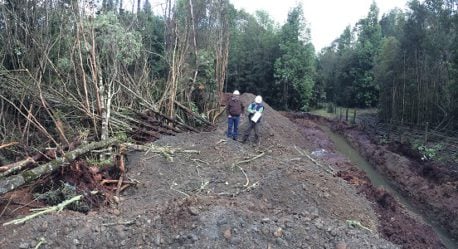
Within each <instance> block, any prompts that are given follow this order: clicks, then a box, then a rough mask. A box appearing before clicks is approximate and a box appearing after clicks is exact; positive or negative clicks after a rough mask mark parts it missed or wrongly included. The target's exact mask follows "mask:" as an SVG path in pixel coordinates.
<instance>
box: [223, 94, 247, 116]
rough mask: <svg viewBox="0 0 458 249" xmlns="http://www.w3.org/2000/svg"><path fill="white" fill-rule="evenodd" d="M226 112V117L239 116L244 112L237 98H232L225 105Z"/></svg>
mask: <svg viewBox="0 0 458 249" xmlns="http://www.w3.org/2000/svg"><path fill="white" fill-rule="evenodd" d="M226 111H227V114H228V115H231V116H240V114H242V113H243V112H244V111H245V107H244V106H243V104H242V102H241V101H240V99H239V98H237V97H232V98H231V100H229V103H227V106H226Z"/></svg>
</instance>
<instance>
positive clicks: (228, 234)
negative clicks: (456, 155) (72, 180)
mask: <svg viewBox="0 0 458 249" xmlns="http://www.w3.org/2000/svg"><path fill="white" fill-rule="evenodd" d="M253 98H254V96H253V95H249V94H244V95H243V96H242V99H243V101H244V102H245V103H246V104H248V102H249V101H251V100H252V99H253ZM244 121H245V120H243V121H242V122H244ZM262 122H263V123H262V139H261V144H260V145H259V146H253V145H252V144H250V143H248V144H241V143H239V142H237V141H233V140H228V141H222V139H226V138H225V136H224V132H225V128H226V127H225V120H221V123H220V124H219V126H218V128H217V130H215V131H212V132H206V133H188V134H178V135H177V136H175V137H163V138H162V139H160V140H158V141H157V142H156V143H155V144H157V145H162V146H171V147H173V148H182V149H191V150H199V151H200V154H186V153H182V154H176V155H175V157H174V160H173V162H170V161H169V160H167V159H166V158H164V157H163V156H162V155H160V154H153V153H150V154H145V153H144V152H133V153H130V154H129V162H128V165H127V168H128V177H129V178H131V179H136V180H138V181H140V183H141V184H139V185H138V187H137V188H129V189H127V190H126V191H124V192H123V195H122V198H121V201H120V203H119V204H118V205H116V204H113V205H112V206H111V207H109V208H103V209H99V210H95V211H91V212H89V214H87V215H84V214H81V213H77V212H72V211H64V212H61V213H59V214H53V215H47V216H44V217H40V218H36V219H34V220H32V221H30V222H28V223H26V224H23V225H17V226H7V227H0V234H1V235H2V236H1V239H0V247H1V248H33V247H34V246H36V244H37V241H38V240H39V238H41V237H43V238H45V240H46V242H47V243H46V244H44V245H43V246H42V247H40V248H400V247H401V246H399V245H395V244H393V243H391V242H389V241H387V240H386V239H384V238H389V236H387V235H386V233H385V232H384V229H385V227H386V224H385V226H382V225H384V222H385V221H384V219H386V218H383V215H382V214H381V213H380V212H379V211H377V212H375V211H374V210H377V208H378V206H377V205H374V204H373V203H371V201H373V202H374V203H377V202H379V201H380V200H381V199H384V200H385V199H389V196H388V197H387V196H385V195H384V194H383V193H381V194H379V195H380V196H379V197H378V198H376V199H371V200H370V201H369V200H367V199H366V195H365V194H364V191H361V189H360V188H358V187H355V186H352V185H350V184H348V183H347V182H346V181H345V180H344V179H342V178H345V177H344V176H343V174H344V173H341V174H340V175H341V177H342V178H340V177H337V174H336V175H333V174H330V173H328V172H327V171H325V170H324V169H323V168H325V169H327V168H328V167H329V166H332V167H334V168H335V169H336V171H339V170H340V171H342V172H347V173H348V172H349V174H348V175H347V178H346V180H349V179H350V180H351V179H354V180H355V181H357V182H358V181H364V179H365V178H364V174H362V173H361V172H357V171H352V169H353V167H352V166H351V164H350V163H349V162H348V161H347V160H346V159H345V158H343V157H342V156H341V155H339V154H336V153H332V154H329V155H328V156H327V157H326V158H323V157H321V158H316V160H318V164H317V163H315V162H312V161H311V160H310V159H309V158H307V157H306V156H303V155H301V153H304V152H307V153H308V154H310V153H311V152H313V151H316V150H319V149H321V148H326V149H329V150H330V151H332V146H333V145H332V143H331V142H330V140H329V139H327V138H326V136H325V134H324V133H323V132H322V131H320V129H319V128H318V127H317V126H316V125H314V123H313V121H304V122H305V123H302V124H299V125H298V124H294V123H293V122H292V121H290V120H289V119H288V118H286V117H284V116H282V115H281V114H279V113H277V112H275V111H274V110H273V109H271V108H270V107H268V106H267V107H266V112H265V115H264V118H263V121H262ZM243 129H244V127H243V126H242V130H243ZM260 155H262V156H260ZM256 156H260V157H259V158H257V159H254V160H252V161H250V162H247V163H243V161H244V160H249V159H253V158H254V157H256ZM237 163H239V164H237ZM336 173H337V172H336ZM357 176H359V177H357ZM353 183H354V182H353ZM360 185H361V184H359V185H358V186H360ZM365 189H370V188H368V187H367V188H365ZM359 191H361V192H362V193H358V192H359ZM374 191H375V192H376V190H374ZM373 196H377V194H374V195H373ZM4 201H5V200H2V204H3V202H4ZM386 203H388V204H389V203H392V202H389V201H388V202H386ZM393 205H395V204H389V205H387V206H386V207H388V208H389V209H392V206H393ZM0 207H1V208H2V209H3V207H4V205H2V206H0ZM12 209H14V206H10V207H9V208H8V210H7V211H6V212H5V213H4V215H3V216H2V217H1V218H0V221H1V222H2V223H3V222H4V221H6V220H9V219H11V218H12V216H14V213H12V214H9V213H8V211H11V210H12ZM394 209H396V210H398V211H399V210H400V207H395V208H394ZM382 213H383V210H382ZM401 213H402V212H401ZM379 217H382V219H380V218H379ZM391 217H396V219H395V220H394V221H392V223H393V224H394V225H395V228H396V229H400V228H399V227H396V226H397V225H399V223H396V222H401V223H402V222H405V221H406V220H408V219H407V218H405V219H403V220H402V219H398V216H391ZM399 217H401V216H399ZM379 219H380V220H379ZM347 220H354V221H359V222H361V224H362V225H364V226H366V227H367V228H369V229H370V230H371V231H368V230H364V229H358V228H352V227H349V226H348V225H347V223H346V221H347ZM410 222H411V223H408V224H411V226H410V225H409V228H410V229H419V230H412V231H420V230H423V233H422V234H423V235H424V236H425V237H424V238H428V240H427V241H421V240H418V239H415V237H416V236H410V237H409V236H408V235H407V234H404V233H400V234H401V235H400V237H401V239H400V240H398V241H396V240H394V239H393V238H390V239H391V240H392V241H395V242H396V243H400V244H401V245H402V246H403V247H404V248H441V246H440V244H438V242H437V239H435V237H434V236H433V235H432V234H431V230H430V229H429V230H428V228H426V227H424V226H423V225H422V224H418V223H417V222H415V221H414V220H410ZM396 224H397V225H396ZM390 231H393V230H390ZM401 231H402V229H401ZM411 235H412V234H411ZM413 235H415V234H413ZM396 238H399V236H398V237H396Z"/></svg>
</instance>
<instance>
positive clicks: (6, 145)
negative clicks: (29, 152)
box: [0, 142, 18, 149]
mask: <svg viewBox="0 0 458 249" xmlns="http://www.w3.org/2000/svg"><path fill="white" fill-rule="evenodd" d="M16 144H18V142H11V143H7V144H1V145H0V149H3V148H6V147H9V146H13V145H16Z"/></svg>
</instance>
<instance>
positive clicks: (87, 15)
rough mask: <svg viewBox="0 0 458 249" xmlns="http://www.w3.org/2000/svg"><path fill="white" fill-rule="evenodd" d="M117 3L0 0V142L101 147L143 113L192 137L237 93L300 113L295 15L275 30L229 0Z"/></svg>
mask: <svg viewBox="0 0 458 249" xmlns="http://www.w3.org/2000/svg"><path fill="white" fill-rule="evenodd" d="M123 2H124V5H123ZM125 4H126V1H122V0H99V1H90V0H81V1H69V0H52V1H44V0H24V1H14V0H5V1H1V2H0V47H1V50H0V58H1V63H0V108H1V112H0V137H1V139H0V140H1V141H0V142H1V143H0V144H6V143H7V142H10V141H16V142H19V144H20V145H21V146H22V147H21V149H24V150H25V151H27V150H30V149H31V148H33V147H34V146H49V147H60V146H65V145H68V144H70V143H71V141H72V140H73V139H75V137H76V138H87V137H92V138H93V139H102V140H103V139H106V138H107V137H109V136H112V135H114V134H116V133H125V132H127V131H129V130H131V129H132V127H131V124H132V123H140V122H141V120H136V117H135V116H136V115H137V116H138V112H141V111H146V110H152V111H153V113H156V114H158V115H160V116H161V117H165V119H164V120H166V121H167V122H172V121H176V122H179V123H180V124H185V125H192V126H194V127H196V126H199V125H201V124H203V123H205V124H208V123H210V122H213V121H214V120H215V119H216V118H217V117H218V115H221V113H222V110H223V109H221V108H220V104H221V101H222V99H223V93H224V92H225V91H226V92H232V91H233V90H234V89H236V88H237V89H239V90H240V91H242V92H251V93H254V94H261V95H263V97H264V98H265V99H266V100H267V101H268V102H269V103H271V104H272V105H274V106H276V107H282V108H284V109H301V108H302V109H306V108H307V107H308V105H309V103H310V102H309V99H310V97H311V96H312V89H313V83H314V82H313V77H314V74H315V60H316V57H315V55H314V49H313V46H312V45H311V43H310V31H309V29H308V27H307V26H306V24H305V18H304V15H303V11H302V7H301V6H297V7H296V8H293V9H292V10H291V12H290V13H289V15H288V21H287V23H286V24H284V25H283V26H281V27H279V26H278V25H277V24H276V23H275V22H274V21H273V20H272V19H271V18H270V17H269V16H268V15H267V14H266V13H262V12H259V13H257V14H256V15H255V16H252V15H250V14H247V13H246V12H244V11H237V10H236V9H235V8H234V7H233V5H232V4H230V2H229V1H228V0H174V1H172V0H169V1H165V2H164V3H163V4H160V5H157V6H152V5H151V2H150V1H148V0H137V1H130V2H129V4H130V5H129V6H126V5H125ZM132 4H133V5H132ZM165 125H168V124H165ZM0 156H1V155H0ZM0 159H1V158H0Z"/></svg>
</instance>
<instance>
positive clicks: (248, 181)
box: [236, 165, 250, 187]
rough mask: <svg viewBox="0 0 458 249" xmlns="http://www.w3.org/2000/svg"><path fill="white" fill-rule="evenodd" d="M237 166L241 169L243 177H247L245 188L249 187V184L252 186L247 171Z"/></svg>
mask: <svg viewBox="0 0 458 249" xmlns="http://www.w3.org/2000/svg"><path fill="white" fill-rule="evenodd" d="M236 166H237V167H238V168H239V169H240V171H242V173H243V175H244V176H245V179H246V183H245V184H244V185H243V186H244V187H248V184H250V179H249V178H248V176H247V174H246V173H245V170H243V168H242V167H240V166H238V165H236Z"/></svg>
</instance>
